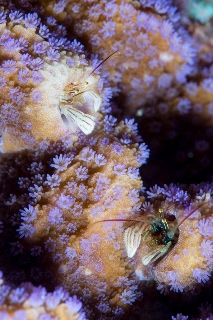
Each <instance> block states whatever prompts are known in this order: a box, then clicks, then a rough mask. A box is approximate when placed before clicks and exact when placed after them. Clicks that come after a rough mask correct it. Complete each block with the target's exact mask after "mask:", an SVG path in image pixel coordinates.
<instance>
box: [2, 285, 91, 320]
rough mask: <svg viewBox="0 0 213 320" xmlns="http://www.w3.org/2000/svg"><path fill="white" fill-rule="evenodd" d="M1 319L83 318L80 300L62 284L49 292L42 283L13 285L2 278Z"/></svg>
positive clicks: (76, 319) (72, 319)
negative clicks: (14, 286) (40, 284)
mask: <svg viewBox="0 0 213 320" xmlns="http://www.w3.org/2000/svg"><path fill="white" fill-rule="evenodd" d="M0 289H1V307H0V316H1V319H8V320H9V319H17V320H18V319H22V320H26V319H32V320H42V319H59V320H66V319H67V320H84V319H86V318H85V314H84V313H83V312H81V307H82V303H81V302H80V301H79V300H78V299H77V298H76V297H70V296H69V293H68V292H66V291H65V290H64V289H63V288H57V289H56V290H55V291H53V292H48V293H47V291H46V289H45V288H44V287H42V286H39V287H35V286H33V285H32V284H31V283H22V284H21V285H20V286H19V287H16V288H15V289H14V288H12V287H11V286H9V285H8V284H4V280H3V279H1V287H0Z"/></svg>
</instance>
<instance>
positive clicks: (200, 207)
mask: <svg viewBox="0 0 213 320" xmlns="http://www.w3.org/2000/svg"><path fill="white" fill-rule="evenodd" d="M205 203H206V202H203V203H201V204H200V205H199V206H198V207H196V208H195V209H193V210H192V211H191V212H190V213H189V214H188V215H187V216H186V217H185V218H184V219H183V220H182V221H181V222H180V223H179V224H178V226H177V228H179V227H180V225H181V224H182V223H183V222H184V221H185V220H186V219H188V218H189V217H190V216H191V215H192V214H193V213H194V212H195V211H197V210H198V209H200V208H201V207H202V206H203V205H204V204H205Z"/></svg>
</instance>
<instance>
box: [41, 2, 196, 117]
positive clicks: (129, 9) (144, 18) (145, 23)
mask: <svg viewBox="0 0 213 320" xmlns="http://www.w3.org/2000/svg"><path fill="white" fill-rule="evenodd" d="M140 2H141V3H140ZM146 2H148V1H132V0H128V1H121V0H117V1H101V2H100V1H87V0H85V1H81V3H79V1H74V0H65V1H59V2H58V3H55V1H41V3H42V5H43V7H44V9H45V12H46V14H51V15H54V17H55V18H56V19H57V20H58V21H64V22H65V23H66V24H68V25H69V24H70V25H71V28H72V32H73V29H74V34H75V35H76V36H78V37H80V38H81V39H82V41H84V43H85V44H86V46H87V47H88V48H89V49H91V48H92V52H95V53H98V54H99V55H100V56H101V57H105V55H106V54H109V53H111V52H109V48H110V50H114V51H115V50H119V51H120V56H119V59H114V61H113V62H109V63H108V64H106V66H105V70H106V72H107V73H108V74H109V79H110V80H111V85H112V87H113V88H114V91H115V92H116V91H118V90H119V91H121V94H122V96H123V99H124V100H123V105H125V106H126V107H129V106H130V105H131V108H129V112H132V113H135V111H136V110H137V108H138V107H140V106H141V105H142V104H143V103H145V102H146V101H150V100H151V102H153V101H154V99H155V97H156V96H157V97H160V96H161V95H164V94H165V93H166V92H167V89H168V88H169V87H170V86H171V84H172V83H173V84H174V85H176V86H178V85H179V84H181V83H183V82H185V80H186V75H187V74H189V73H190V70H191V68H190V65H191V64H193V63H194V50H193V48H192V47H191V46H190V41H191V40H190V38H188V37H187V33H186V32H185V31H184V30H178V29H177V28H176V29H175V25H176V23H177V21H178V19H179V15H178V14H177V13H176V10H175V8H174V7H173V8H168V7H167V9H168V10H166V8H165V9H164V10H163V5H161V4H160V1H157V2H158V4H157V5H156V12H154V11H153V10H151V8H148V7H147V4H146ZM65 7H66V10H63V9H64V8H65ZM166 11H168V12H167V16H166V15H164V13H166ZM159 13H160V14H159ZM168 16H169V19H168ZM88 17H89V19H88ZM75 30H76V31H75ZM186 38H187V40H186Z"/></svg>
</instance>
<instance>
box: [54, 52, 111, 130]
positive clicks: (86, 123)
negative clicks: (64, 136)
mask: <svg viewBox="0 0 213 320" xmlns="http://www.w3.org/2000/svg"><path fill="white" fill-rule="evenodd" d="M116 52H117V51H116ZM116 52H113V53H112V54H110V55H109V56H108V57H107V58H106V59H104V60H103V61H102V62H100V63H99V64H98V65H97V66H96V67H95V68H94V69H93V70H92V71H91V72H90V73H89V74H86V75H85V76H83V77H82V78H81V79H80V80H79V81H78V82H72V83H70V84H68V85H67V86H66V87H65V88H64V96H63V98H62V99H61V103H60V112H61V115H62V116H63V117H64V118H65V122H66V123H67V124H68V126H70V127H72V125H73V123H74V124H75V125H76V126H77V127H79V128H80V129H81V130H82V131H83V132H84V133H85V134H90V133H91V132H92V131H93V130H94V127H95V122H96V117H95V116H94V115H93V114H94V113H95V112H97V111H98V110H99V109H100V107H101V103H102V96H101V95H102V92H101V89H102V86H101V84H100V81H99V78H100V77H99V76H98V75H95V74H94V73H95V71H96V70H97V69H98V68H99V67H100V66H101V65H102V64H103V63H104V62H105V61H106V60H108V59H109V58H110V57H111V56H112V55H114V54H115V53H116Z"/></svg>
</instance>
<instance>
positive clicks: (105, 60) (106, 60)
mask: <svg viewBox="0 0 213 320" xmlns="http://www.w3.org/2000/svg"><path fill="white" fill-rule="evenodd" d="M118 52H119V50H116V51H115V52H113V53H111V54H110V55H109V56H108V57H106V58H105V59H104V60H103V61H101V62H100V63H99V64H98V65H97V66H96V67H95V69H93V70H92V72H91V73H90V74H89V75H88V77H89V76H91V74H93V73H94V72H95V70H97V69H98V68H99V67H100V66H101V65H102V64H103V63H104V62H106V61H107V60H108V59H109V58H111V57H112V56H113V55H114V54H116V53H118Z"/></svg>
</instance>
